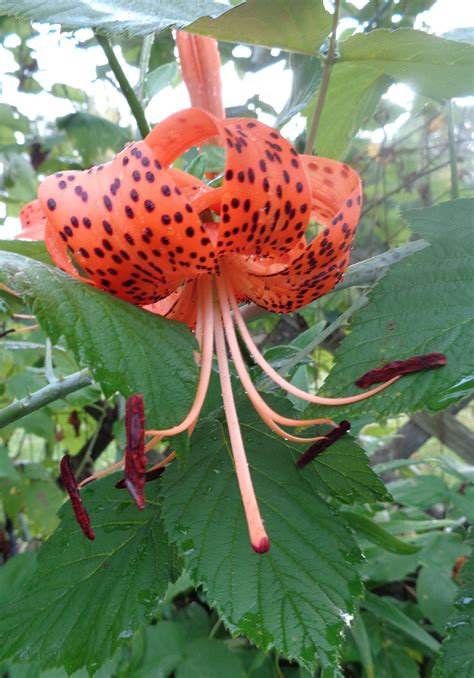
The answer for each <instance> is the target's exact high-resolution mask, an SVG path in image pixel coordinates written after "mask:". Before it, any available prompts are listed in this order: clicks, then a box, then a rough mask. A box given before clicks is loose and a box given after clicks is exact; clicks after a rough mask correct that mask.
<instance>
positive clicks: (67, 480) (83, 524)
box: [60, 454, 95, 541]
mask: <svg viewBox="0 0 474 678" xmlns="http://www.w3.org/2000/svg"><path fill="white" fill-rule="evenodd" d="M60 470H61V480H62V481H63V485H64V488H65V490H66V492H67V493H68V495H69V497H70V499H71V505H72V510H73V511H74V515H75V517H76V520H77V522H78V524H79V527H80V528H81V530H82V531H83V532H84V534H85V535H86V537H87V538H88V539H90V540H91V541H92V540H94V539H95V532H94V530H93V529H92V527H91V520H90V518H89V514H88V513H87V510H86V507H85V506H84V504H83V503H82V499H81V495H80V492H79V488H78V486H77V480H76V477H75V476H74V472H73V470H72V466H71V457H70V456H69V455H68V454H66V455H65V456H64V457H63V458H62V459H61V462H60Z"/></svg>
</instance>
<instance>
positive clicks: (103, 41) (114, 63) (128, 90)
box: [95, 33, 150, 138]
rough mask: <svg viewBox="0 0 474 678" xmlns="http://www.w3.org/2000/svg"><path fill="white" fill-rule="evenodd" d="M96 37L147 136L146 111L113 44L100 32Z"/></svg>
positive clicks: (144, 135) (139, 127)
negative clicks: (115, 52)
mask: <svg viewBox="0 0 474 678" xmlns="http://www.w3.org/2000/svg"><path fill="white" fill-rule="evenodd" d="M95 37H96V40H97V42H98V43H99V45H100V46H101V47H102V49H103V50H104V53H105V56H106V57H107V61H108V62H109V65H110V68H111V69H112V71H113V73H114V75H115V77H116V78H117V81H118V84H119V85H120V89H121V90H122V94H123V95H124V97H125V98H126V100H127V101H128V105H129V106H130V110H131V112H132V115H133V117H134V118H135V120H136V122H137V125H138V129H139V130H140V134H141V135H142V137H143V138H145V137H146V135H147V134H148V132H149V131H150V128H149V126H148V123H147V120H146V118H145V112H144V110H143V107H142V105H141V103H140V102H139V100H138V98H137V95H136V94H135V92H134V91H133V87H132V86H131V84H130V83H129V82H128V79H127V76H126V75H125V73H124V72H123V69H122V66H121V65H120V63H119V61H118V59H117V57H116V56H115V54H114V50H113V49H112V45H111V44H110V42H109V41H108V39H107V38H106V37H105V36H103V35H99V34H98V33H96V34H95Z"/></svg>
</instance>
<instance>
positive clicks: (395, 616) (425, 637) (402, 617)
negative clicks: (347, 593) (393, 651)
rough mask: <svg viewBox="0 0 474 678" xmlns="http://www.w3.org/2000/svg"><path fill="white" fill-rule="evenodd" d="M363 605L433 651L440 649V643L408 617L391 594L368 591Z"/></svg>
mask: <svg viewBox="0 0 474 678" xmlns="http://www.w3.org/2000/svg"><path fill="white" fill-rule="evenodd" d="M362 604H363V606H364V607H365V608H366V609H367V610H369V612H372V614H374V615H375V616H376V617H378V618H379V619H381V620H383V621H384V622H387V624H390V625H392V626H394V627H395V628H397V629H399V630H400V631H403V633H406V634H407V635H408V636H409V637H411V638H414V639H415V640H416V641H418V642H419V643H421V644H422V645H424V646H425V647H426V648H428V650H431V652H437V651H438V650H439V647H440V645H439V643H438V641H437V640H435V639H434V638H433V636H430V634H429V633H427V632H426V631H425V630H424V629H422V628H421V626H419V624H417V623H416V622H415V621H413V619H411V618H410V617H408V616H407V615H406V614H405V613H404V612H402V610H400V608H399V607H398V606H397V605H396V604H395V603H393V602H392V599H391V598H390V596H385V597H381V596H376V595H375V594H373V593H369V592H368V593H367V594H366V598H365V600H364V602H363V603H362Z"/></svg>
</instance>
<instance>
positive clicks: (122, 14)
mask: <svg viewBox="0 0 474 678" xmlns="http://www.w3.org/2000/svg"><path fill="white" fill-rule="evenodd" d="M227 10H228V7H227V6H226V5H224V4H222V3H221V2H218V1H217V0H199V2H198V3H196V2H195V1H194V0H180V2H175V1H174V0H133V3H130V2H129V0H114V2H106V3H99V4H97V3H96V2H94V1H93V0H77V2H74V3H69V4H66V5H64V4H63V5H61V4H60V5H58V3H57V2H54V0H47V1H46V2H41V3H38V2H35V1H34V0H0V14H9V15H14V16H18V17H23V18H26V19H31V20H32V21H47V22H49V23H53V24H58V23H60V24H62V25H64V26H67V27H68V28H98V29H99V30H100V32H101V33H106V34H112V35H114V34H116V33H123V32H125V31H126V32H127V33H129V34H130V35H148V34H149V33H155V32H158V31H162V30H163V29H164V28H167V27H168V26H176V27H177V28H183V27H184V26H188V25H189V24H190V23H191V22H192V21H195V20H196V19H198V18H199V17H203V16H206V17H207V16H209V17H212V18H213V19H215V18H217V17H219V16H220V15H221V14H223V13H224V12H226V11H227Z"/></svg>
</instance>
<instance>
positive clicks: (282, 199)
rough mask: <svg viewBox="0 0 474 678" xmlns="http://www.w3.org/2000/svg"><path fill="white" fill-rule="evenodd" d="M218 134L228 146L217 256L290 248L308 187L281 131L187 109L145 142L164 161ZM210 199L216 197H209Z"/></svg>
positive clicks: (302, 219)
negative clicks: (221, 119)
mask: <svg viewBox="0 0 474 678" xmlns="http://www.w3.org/2000/svg"><path fill="white" fill-rule="evenodd" d="M215 135H219V136H220V137H221V138H222V140H223V141H224V142H225V144H226V150H227V157H226V165H225V174H224V181H223V186H222V189H219V190H220V193H221V196H220V201H221V208H220V212H221V220H220V224H219V227H218V233H217V235H218V239H217V243H216V245H217V255H218V256H222V255H224V254H227V253H229V252H242V253H246V254H261V255H271V254H273V253H275V252H288V251H290V250H291V249H293V248H294V246H295V243H296V242H297V241H298V239H300V238H302V237H303V234H304V231H305V228H306V226H307V224H308V220H309V215H310V202H311V201H310V190H309V185H308V181H307V178H306V173H305V171H304V169H303V167H302V164H301V162H300V161H299V158H298V154H297V152H296V151H295V149H294V148H293V146H292V145H291V144H290V143H289V142H288V141H286V140H285V139H283V137H282V136H281V135H280V134H279V132H277V131H275V130H274V129H272V128H270V127H267V125H264V124H262V123H260V122H258V121H256V120H249V119H248V118H241V119H239V118H235V119H228V120H225V121H224V122H221V121H220V120H217V118H214V117H213V116H211V115H210V114H209V113H206V112H205V111H202V110H199V109H188V110H187V111H180V112H179V113H175V114H174V115H171V116H170V117H169V118H167V119H166V120H164V121H163V122H161V123H159V124H158V125H156V127H155V128H154V129H153V130H152V131H151V132H150V134H149V135H148V136H147V139H146V141H147V143H148V144H149V145H150V147H151V148H153V150H154V152H155V153H156V155H157V157H159V158H160V160H161V161H162V163H163V164H164V165H166V164H169V163H170V162H171V161H172V160H174V158H176V157H177V156H179V155H181V154H182V153H183V152H184V151H185V150H186V149H187V148H189V147H190V146H192V145H194V144H199V143H201V142H202V141H203V140H205V139H206V138H207V137H209V136H215ZM209 201H210V202H211V203H212V202H213V201H214V202H215V199H212V198H211V197H210V196H209ZM205 206H206V205H204V203H203V205H202V207H205Z"/></svg>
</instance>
